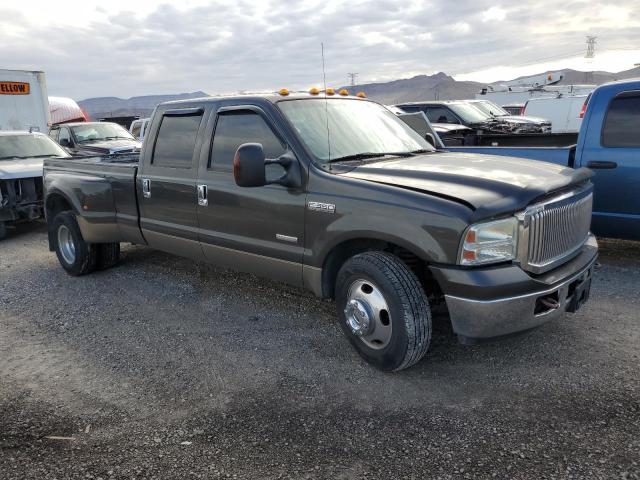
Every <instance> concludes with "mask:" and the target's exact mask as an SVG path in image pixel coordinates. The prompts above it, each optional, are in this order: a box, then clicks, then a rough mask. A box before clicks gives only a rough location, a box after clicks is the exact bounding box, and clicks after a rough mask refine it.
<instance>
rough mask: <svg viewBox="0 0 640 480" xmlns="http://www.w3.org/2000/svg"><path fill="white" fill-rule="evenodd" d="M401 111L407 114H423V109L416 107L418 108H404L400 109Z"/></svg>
mask: <svg viewBox="0 0 640 480" xmlns="http://www.w3.org/2000/svg"><path fill="white" fill-rule="evenodd" d="M400 109H402V111H404V112H407V113H415V112H421V111H422V107H416V106H409V105H407V106H402V107H400Z"/></svg>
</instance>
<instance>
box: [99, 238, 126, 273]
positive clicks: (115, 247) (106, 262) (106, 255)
mask: <svg viewBox="0 0 640 480" xmlns="http://www.w3.org/2000/svg"><path fill="white" fill-rule="evenodd" d="M95 247H96V249H97V253H96V255H97V259H96V268H97V269H98V270H105V269H107V268H111V267H113V266H114V265H115V264H116V263H118V260H120V244H119V243H118V242H114V243H99V244H96V245H95Z"/></svg>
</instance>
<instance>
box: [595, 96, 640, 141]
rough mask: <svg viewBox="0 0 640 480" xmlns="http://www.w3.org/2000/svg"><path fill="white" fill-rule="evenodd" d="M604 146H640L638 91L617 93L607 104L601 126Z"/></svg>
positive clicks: (639, 99) (639, 102)
mask: <svg viewBox="0 0 640 480" xmlns="http://www.w3.org/2000/svg"><path fill="white" fill-rule="evenodd" d="M602 145H603V146H605V147H640V92H629V93H623V94H621V95H618V96H617V97H616V98H614V99H613V101H612V102H611V104H610V105H609V111H608V112H607V117H606V119H605V122H604V127H603V128H602Z"/></svg>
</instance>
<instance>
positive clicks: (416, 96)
mask: <svg viewBox="0 0 640 480" xmlns="http://www.w3.org/2000/svg"><path fill="white" fill-rule="evenodd" d="M547 74H552V75H553V77H554V78H562V79H561V80H560V81H559V82H558V84H587V83H588V84H595V85H600V84H602V83H606V82H610V81H613V80H623V79H626V78H634V77H640V67H638V68H633V69H631V70H625V71H622V72H617V73H611V72H601V71H597V72H579V71H576V70H571V69H564V70H557V71H553V72H546V73H542V74H539V75H533V76H531V77H520V78H517V79H514V80H510V81H501V82H495V83H494V84H492V85H496V84H504V83H512V82H523V81H526V80H527V78H536V77H541V76H546V75H547ZM487 86H488V85H487V84H485V83H479V82H471V81H457V80H455V79H454V78H453V77H451V76H449V75H447V74H446V73H442V72H440V73H436V74H435V75H418V76H415V77H412V78H406V79H400V80H392V81H390V82H380V83H367V84H361V85H357V86H354V87H351V86H346V87H341V88H347V89H349V90H350V91H351V93H355V92H356V91H363V92H365V94H366V95H367V97H368V98H371V99H373V100H376V101H378V102H381V103H384V104H394V103H402V102H412V101H417V100H459V99H465V98H474V96H475V94H476V93H478V92H479V91H480V90H481V89H482V88H485V87H487ZM206 96H208V94H207V93H205V92H202V91H197V92H191V93H179V94H174V95H146V96H139V97H131V98H127V99H123V98H118V97H98V98H88V99H86V100H81V101H79V102H78V104H79V105H80V106H81V107H82V108H83V109H84V111H85V112H87V113H88V114H89V116H90V117H91V118H92V119H94V120H98V119H100V118H108V117H115V116H128V115H137V116H140V117H141V118H143V117H148V116H149V115H150V114H151V112H152V111H153V109H154V108H155V106H156V105H158V104H159V103H161V102H165V101H169V100H181V99H189V98H198V97H206Z"/></svg>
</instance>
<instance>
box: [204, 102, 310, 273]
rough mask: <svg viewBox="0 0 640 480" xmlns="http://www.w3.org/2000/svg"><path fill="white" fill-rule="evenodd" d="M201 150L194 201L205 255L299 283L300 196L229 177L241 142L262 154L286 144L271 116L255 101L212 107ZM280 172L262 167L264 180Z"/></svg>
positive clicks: (302, 199) (271, 153)
mask: <svg viewBox="0 0 640 480" xmlns="http://www.w3.org/2000/svg"><path fill="white" fill-rule="evenodd" d="M212 120H213V121H212V125H211V126H210V129H208V132H207V136H208V137H209V138H210V139H211V144H210V147H209V149H208V151H205V150H204V149H203V151H202V152H201V166H200V173H199V177H198V185H199V186H200V188H201V189H203V188H206V192H207V193H206V196H207V198H206V200H207V201H206V202H202V201H201V202H200V203H201V204H202V205H200V206H198V219H199V223H200V241H201V243H202V248H203V250H204V254H205V257H206V258H207V260H209V261H211V262H214V263H216V264H218V265H223V266H227V267H232V268H234V269H236V270H242V271H246V272H250V273H255V274H258V275H262V276H266V277H270V278H274V279H276V280H279V281H283V282H287V283H290V284H294V285H301V284H302V255H303V245H304V238H303V235H304V211H305V195H304V190H303V189H292V188H287V187H283V186H280V185H267V186H264V187H257V188H243V187H239V186H237V185H236V183H235V180H234V178H233V172H232V162H233V157H234V155H235V152H236V150H237V149H238V147H239V146H240V145H242V144H243V143H260V144H262V146H263V149H264V152H265V156H266V157H267V158H277V157H279V156H280V155H282V154H284V153H285V152H287V150H288V149H289V147H288V145H287V142H286V140H285V137H284V136H283V134H282V132H281V131H279V130H278V129H277V128H276V127H275V124H274V122H273V117H272V116H271V115H269V114H267V112H266V111H265V110H263V109H261V108H259V107H257V106H253V105H234V106H228V107H223V108H221V109H219V110H218V112H217V115H216V116H215V118H213V119H212ZM283 173H284V169H283V168H282V167H281V166H279V165H269V166H268V167H267V179H276V178H278V177H280V176H281V175H282V174H283Z"/></svg>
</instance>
